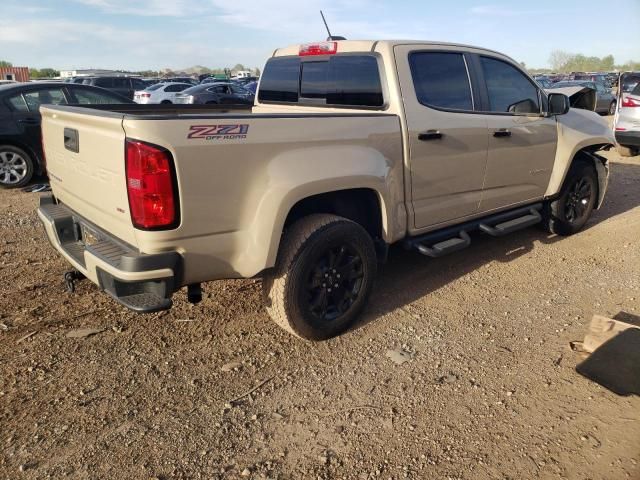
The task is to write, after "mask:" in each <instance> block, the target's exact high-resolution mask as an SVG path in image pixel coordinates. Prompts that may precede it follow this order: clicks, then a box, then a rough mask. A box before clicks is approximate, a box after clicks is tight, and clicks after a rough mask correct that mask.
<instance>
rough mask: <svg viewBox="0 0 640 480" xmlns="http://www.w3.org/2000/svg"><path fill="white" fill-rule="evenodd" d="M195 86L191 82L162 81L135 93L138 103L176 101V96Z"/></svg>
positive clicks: (134, 99)
mask: <svg viewBox="0 0 640 480" xmlns="http://www.w3.org/2000/svg"><path fill="white" fill-rule="evenodd" d="M189 87H193V85H191V84H190V83H177V82H161V83H156V84H155V85H151V86H150V87H147V88H145V89H144V90H139V91H137V92H135V93H134V94H133V101H134V102H136V103H174V99H175V96H176V95H177V94H178V93H180V92H182V91H183V90H185V89H187V88H189Z"/></svg>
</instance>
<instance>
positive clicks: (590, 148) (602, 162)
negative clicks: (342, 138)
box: [545, 142, 613, 209]
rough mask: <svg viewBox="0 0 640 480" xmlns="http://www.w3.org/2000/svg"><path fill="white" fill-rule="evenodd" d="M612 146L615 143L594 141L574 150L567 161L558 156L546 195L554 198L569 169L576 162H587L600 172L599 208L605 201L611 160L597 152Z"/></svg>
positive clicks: (597, 205) (597, 207) (597, 206)
mask: <svg viewBox="0 0 640 480" xmlns="http://www.w3.org/2000/svg"><path fill="white" fill-rule="evenodd" d="M611 147H613V145H612V144H611V143H608V142H607V143H593V144H588V145H584V146H580V147H579V148H577V149H576V150H575V151H574V152H572V154H571V156H570V157H568V158H567V160H566V161H559V159H558V157H556V165H555V167H554V170H553V173H552V175H551V180H550V183H549V187H548V189H547V192H546V195H545V197H547V198H552V197H554V196H556V195H557V194H558V193H559V192H560V189H561V188H562V185H563V183H564V180H565V178H566V177H567V174H568V173H569V170H570V169H571V167H572V166H573V165H574V164H575V163H576V162H587V163H589V164H591V165H593V166H594V168H595V169H596V173H597V174H598V201H597V203H596V209H599V208H600V207H601V206H602V203H603V202H604V196H605V194H606V191H607V186H608V184H609V161H608V160H607V159H606V158H605V157H603V156H602V155H599V154H598V153H597V152H599V151H601V150H603V149H605V148H611Z"/></svg>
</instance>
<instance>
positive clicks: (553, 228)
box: [545, 161, 598, 235]
mask: <svg viewBox="0 0 640 480" xmlns="http://www.w3.org/2000/svg"><path fill="white" fill-rule="evenodd" d="M597 199H598V173H597V172H596V169H595V167H594V166H593V165H590V164H589V163H586V162H582V161H578V162H576V163H574V164H573V165H572V166H571V168H570V169H569V173H567V178H566V179H565V181H564V183H563V184H562V189H561V190H560V196H559V197H558V198H556V199H555V200H553V201H551V202H548V203H547V204H546V206H545V227H546V229H547V230H548V231H549V232H551V233H555V234H557V235H573V234H574V233H577V232H579V231H580V230H582V228H583V227H584V225H585V224H586V223H587V220H589V217H590V216H591V212H592V211H593V209H594V208H595V205H596V201H597Z"/></svg>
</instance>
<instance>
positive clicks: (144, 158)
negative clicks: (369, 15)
mask: <svg viewBox="0 0 640 480" xmlns="http://www.w3.org/2000/svg"><path fill="white" fill-rule="evenodd" d="M568 102H569V101H568V98H567V97H566V96H564V95H560V94H553V93H546V92H544V91H543V90H542V89H541V88H540V87H539V86H538V85H537V84H536V83H535V81H533V80H532V79H531V77H530V76H529V75H527V73H526V72H524V71H523V70H522V69H521V67H520V66H519V65H518V63H516V62H515V61H513V60H512V59H510V58H509V57H506V56H505V55H502V54H500V53H497V52H494V51H489V50H485V49H481V48H475V47H469V46H462V45H454V44H444V43H433V42H429V43H427V42H409V41H337V42H335V41H329V42H320V43H316V44H307V45H296V46H291V47H287V48H283V49H279V50H276V51H275V52H274V53H273V56H272V57H271V58H270V59H269V60H268V61H267V63H266V65H265V68H264V71H263V75H262V78H261V80H260V85H259V89H258V93H257V98H256V101H255V105H254V106H252V107H250V108H247V109H241V108H239V107H238V108H236V107H234V106H225V105H204V106H188V105H184V106H171V107H169V108H167V106H164V105H158V106H145V105H131V106H130V105H118V106H96V107H95V108H87V107H86V106H85V107H73V106H49V107H43V108H42V109H41V110H42V117H43V121H42V128H43V138H44V149H45V152H46V158H47V170H48V173H49V177H50V179H51V187H52V190H53V192H52V193H53V194H52V195H49V196H44V197H43V198H42V200H41V204H40V208H39V210H38V213H39V216H40V218H41V220H42V222H43V224H44V227H45V229H46V232H47V235H48V237H49V239H50V240H51V243H52V244H53V246H54V247H55V248H56V249H57V250H58V251H59V252H60V254H62V255H63V256H64V257H65V258H66V259H67V260H68V261H69V263H71V264H72V265H73V267H74V269H75V270H74V271H72V272H69V275H68V278H69V280H70V281H73V279H74V278H78V277H81V276H86V277H87V278H89V279H90V280H92V281H93V282H94V283H96V284H97V285H99V286H100V288H101V289H103V290H104V291H105V292H107V293H108V294H109V295H111V296H112V297H113V298H114V299H116V300H117V301H119V302H120V303H121V304H123V305H125V306H127V307H129V308H132V309H134V310H137V311H140V312H149V311H155V310H160V309H167V308H170V307H171V304H172V302H171V298H172V295H173V294H174V293H175V292H176V291H178V290H179V289H180V288H181V287H185V286H186V287H187V293H188V298H189V299H190V300H191V301H194V302H196V301H198V300H199V298H200V297H201V294H200V292H201V290H200V284H201V282H206V281H211V280H217V279H227V278H249V277H255V276H260V277H262V279H263V281H262V284H263V286H264V294H265V300H266V305H267V309H268V311H269V313H270V315H271V316H272V317H273V319H274V320H275V321H276V322H278V324H280V325H281V326H282V327H284V328H286V329H287V330H289V331H290V332H292V333H294V334H296V335H298V336H300V337H303V338H307V339H314V340H318V339H324V338H328V337H331V336H334V335H337V334H339V333H340V332H343V331H344V330H345V329H347V328H348V327H349V326H350V325H352V324H353V322H354V320H355V319H356V317H357V316H358V314H359V313H360V312H361V311H362V309H363V307H364V306H365V304H366V302H367V299H368V297H369V294H370V292H371V289H372V286H373V282H374V278H375V273H376V266H377V262H378V261H382V260H384V259H385V257H386V252H387V248H388V246H389V245H390V244H393V243H396V242H403V244H404V246H405V247H407V248H410V249H415V251H416V252H417V253H419V254H423V255H427V256H429V257H439V256H441V255H445V254H448V253H451V252H455V251H457V250H460V249H462V248H464V247H467V246H468V245H469V244H470V243H471V239H472V237H471V236H470V234H472V235H476V233H474V231H479V232H483V233H484V234H486V235H492V236H500V235H504V234H507V233H510V232H513V231H515V230H518V229H521V228H525V227H528V226H531V225H534V224H542V225H544V226H545V227H546V228H548V229H549V230H550V231H551V232H554V233H557V234H560V235H568V234H572V233H575V232H577V231H578V230H580V229H581V228H582V227H583V226H584V225H585V222H586V221H587V219H588V217H589V215H590V213H591V212H592V210H593V209H594V208H598V207H599V206H600V204H601V203H602V200H603V197H604V194H605V190H606V186H607V179H608V166H607V162H606V160H605V159H604V158H602V157H601V156H599V155H598V153H597V152H598V151H600V150H602V149H607V148H610V147H611V146H612V145H613V144H614V143H615V142H614V138H613V135H612V132H611V129H610V128H608V127H607V124H606V123H605V121H604V120H603V119H601V118H600V117H599V116H598V115H597V114H596V113H594V112H589V111H585V110H577V109H570V108H569V103H568Z"/></svg>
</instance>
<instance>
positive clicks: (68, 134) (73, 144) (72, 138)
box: [64, 128, 80, 153]
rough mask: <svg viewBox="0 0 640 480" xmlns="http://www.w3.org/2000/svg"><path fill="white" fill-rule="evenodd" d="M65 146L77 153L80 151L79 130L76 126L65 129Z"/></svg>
mask: <svg viewBox="0 0 640 480" xmlns="http://www.w3.org/2000/svg"><path fill="white" fill-rule="evenodd" d="M64 148H66V149H67V150H70V151H72V152H75V153H78V152H79V151H80V142H79V138H78V130H76V129H75V128H65V129H64Z"/></svg>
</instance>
